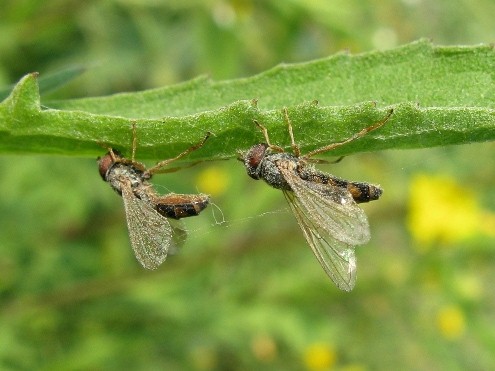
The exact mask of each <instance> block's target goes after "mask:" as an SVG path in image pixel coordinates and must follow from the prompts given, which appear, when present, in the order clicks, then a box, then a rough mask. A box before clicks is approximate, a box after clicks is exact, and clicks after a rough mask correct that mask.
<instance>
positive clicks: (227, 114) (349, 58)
mask: <svg viewBox="0 0 495 371" xmlns="http://www.w3.org/2000/svg"><path fill="white" fill-rule="evenodd" d="M253 99H257V100H258V103H257V104H255V103H254V102H253ZM314 100H318V101H319V104H316V103H315V102H314ZM494 105H495V53H494V50H493V47H491V46H484V45H481V46H467V47H462V46H454V47H438V46H433V45H432V44H431V43H430V42H428V41H426V40H420V41H418V42H415V43H412V44H408V45H405V46H403V47H399V48H396V49H393V50H389V51H380V52H370V53H364V54H358V55H349V54H346V53H340V54H337V55H334V56H331V57H329V58H326V59H322V60H316V61H312V62H307V63H300V64H294V65H280V66H277V67H275V68H273V69H271V70H268V71H266V72H265V73H262V74H260V75H257V76H253V77H250V78H244V79H236V80H227V81H220V82H214V81H211V80H210V79H208V78H206V77H200V78H197V79H194V80H191V81H188V82H185V83H182V84H178V85H174V86H169V87H164V88H159V89H153V90H148V91H143V92H134V93H124V94H116V95H112V96H108V97H96V98H85V99H75V100H65V101H52V102H44V104H43V106H41V105H40V97H39V93H38V84H37V75H36V74H31V75H27V76H25V77H24V78H23V79H22V80H21V81H20V82H19V83H18V84H17V86H16V87H15V88H14V90H13V91H12V93H11V94H10V96H9V97H8V98H7V99H6V100H5V101H3V102H2V103H0V151H1V152H4V153H59V154H64V155H77V156H82V155H90V156H96V155H98V154H101V153H102V151H103V150H102V148H101V147H102V146H112V147H115V148H119V149H121V150H123V152H124V153H127V154H128V153H129V152H130V147H131V136H132V132H131V127H132V123H135V124H136V127H137V135H138V151H137V157H138V158H139V159H143V158H154V159H163V158H169V157H173V156H175V155H176V154H177V153H179V152H181V151H182V150H184V149H185V148H187V147H189V146H190V145H191V144H193V143H196V142H198V141H199V140H200V139H201V138H202V137H203V136H204V134H205V133H206V132H207V131H211V132H212V133H213V134H214V136H213V137H212V138H211V139H210V140H209V141H208V143H207V144H206V145H205V146H204V147H203V148H201V149H200V150H198V151H195V152H193V153H191V154H190V155H189V156H188V159H203V160H206V159H207V160H214V159H221V158H231V157H234V156H236V153H237V151H238V150H244V149H247V148H249V147H250V146H251V145H253V144H255V143H258V142H261V141H263V136H262V134H261V132H260V131H259V130H258V129H257V128H256V126H255V125H254V124H253V120H258V121H259V122H261V123H262V124H263V125H264V126H266V127H267V128H268V131H269V134H270V138H271V141H272V143H274V144H279V145H281V146H283V147H284V148H290V142H289V136H288V133H287V125H286V123H285V122H284V116H283V111H282V109H283V107H287V108H288V112H289V117H290V119H291V121H292V124H293V127H294V135H295V138H296V141H297V142H298V144H299V145H300V146H301V148H302V150H303V153H304V152H306V151H309V150H312V149H315V148H318V147H322V146H324V145H327V144H329V143H333V142H338V141H341V140H343V139H346V138H348V137H350V136H352V134H354V133H356V132H358V131H360V130H361V129H362V128H364V127H367V126H370V125H372V124H373V123H375V122H377V121H379V120H382V119H383V118H384V117H385V116H386V114H387V111H388V110H389V109H390V108H393V109H394V114H393V115H392V117H391V118H390V120H389V121H388V122H387V123H386V124H385V125H384V126H383V127H382V128H380V129H379V130H376V131H374V132H371V133H369V134H368V135H366V136H365V137H363V138H361V139H359V140H357V141H354V142H352V143H349V144H348V145H345V146H342V147H339V148H338V149H336V150H335V151H332V155H343V154H350V153H355V152H360V151H375V150H383V149H388V148H394V149H401V148H423V147H432V146H442V145H448V144H464V143H470V142H479V141H487V140H493V139H495V110H494V108H495V107H494Z"/></svg>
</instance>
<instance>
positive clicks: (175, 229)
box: [168, 219, 187, 255]
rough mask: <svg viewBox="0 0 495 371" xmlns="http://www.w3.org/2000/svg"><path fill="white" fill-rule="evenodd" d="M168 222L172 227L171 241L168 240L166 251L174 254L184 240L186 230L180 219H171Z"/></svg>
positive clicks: (182, 244)
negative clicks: (168, 245) (168, 244)
mask: <svg viewBox="0 0 495 371" xmlns="http://www.w3.org/2000/svg"><path fill="white" fill-rule="evenodd" d="M169 222H170V226H171V227H172V241H171V242H170V247H169V248H168V253H169V255H175V254H176V253H177V252H178V251H179V249H181V248H182V247H183V246H184V243H185V242H186V238H187V230H186V227H185V226H184V223H182V221H180V220H175V219H171V220H169Z"/></svg>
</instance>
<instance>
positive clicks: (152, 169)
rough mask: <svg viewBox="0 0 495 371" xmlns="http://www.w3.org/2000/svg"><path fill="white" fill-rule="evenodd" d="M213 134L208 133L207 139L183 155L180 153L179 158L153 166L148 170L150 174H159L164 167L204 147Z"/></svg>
mask: <svg viewBox="0 0 495 371" xmlns="http://www.w3.org/2000/svg"><path fill="white" fill-rule="evenodd" d="M210 135H211V133H210V132H207V133H206V135H205V137H204V138H203V139H202V140H201V141H200V142H199V143H197V144H195V145H193V146H191V147H189V148H188V149H186V150H185V151H184V152H182V153H179V154H178V155H177V156H175V157H173V158H169V159H168V160H163V161H160V162H159V163H157V164H156V165H155V166H153V167H152V168H150V169H148V173H150V174H154V173H156V172H158V171H159V170H160V168H162V167H164V166H167V165H168V164H170V163H171V162H174V161H176V160H178V159H180V158H182V157H184V156H186V155H188V154H189V153H191V152H193V151H195V150H197V149H199V148H201V147H203V145H204V144H205V142H206V140H207V139H208V138H209V137H210Z"/></svg>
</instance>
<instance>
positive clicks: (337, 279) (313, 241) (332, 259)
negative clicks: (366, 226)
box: [283, 190, 356, 291]
mask: <svg viewBox="0 0 495 371" xmlns="http://www.w3.org/2000/svg"><path fill="white" fill-rule="evenodd" d="M283 192H284V195H285V198H286V199H287V201H288V202H289V205H290V207H291V209H292V212H293V213H294V216H295V217H296V220H297V222H298V224H299V226H300V227H301V229H302V231H303V233H304V237H305V238H306V241H307V242H308V244H309V246H310V247H311V250H313V253H314V254H315V256H316V258H317V259H318V262H319V263H320V265H321V266H322V267H323V269H324V270H325V272H326V273H327V275H328V276H329V277H330V278H331V280H332V281H333V282H334V283H335V285H336V286H337V287H338V288H339V289H341V290H345V291H351V290H352V289H353V288H354V285H355V283H356V256H355V255H354V249H353V246H351V245H348V244H346V243H344V242H342V241H338V240H336V239H335V238H334V237H333V236H332V235H330V234H329V233H328V232H327V231H326V230H325V229H323V228H322V227H321V225H318V224H315V221H314V220H313V218H312V217H310V216H309V215H308V210H307V209H306V207H305V206H303V204H302V203H301V200H300V199H299V198H298V197H297V196H296V195H295V194H294V192H291V191H285V190H284V191H283Z"/></svg>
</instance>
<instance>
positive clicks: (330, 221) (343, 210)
mask: <svg viewBox="0 0 495 371" xmlns="http://www.w3.org/2000/svg"><path fill="white" fill-rule="evenodd" d="M279 170H280V172H281V173H282V175H283V177H284V179H285V180H286V181H287V183H288V184H289V185H290V187H291V189H292V190H293V192H294V194H295V196H296V198H297V200H298V203H299V204H300V207H301V208H302V210H304V215H306V217H307V218H308V219H310V220H311V224H312V225H315V226H318V227H319V228H318V229H320V230H325V231H326V233H325V234H328V235H331V236H333V238H334V239H336V240H338V241H341V242H343V243H345V244H348V245H362V244H365V243H367V242H368V241H369V240H370V227H369V224H368V218H367V217H366V214H365V213H364V211H363V209H361V208H360V207H359V206H358V205H357V204H356V202H355V201H354V200H353V198H352V196H351V194H350V193H349V191H347V189H345V188H340V187H335V186H332V185H330V184H321V183H315V182H308V181H305V180H303V179H301V178H300V177H298V176H297V175H296V174H293V173H292V172H291V171H290V169H284V168H281V167H279Z"/></svg>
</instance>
